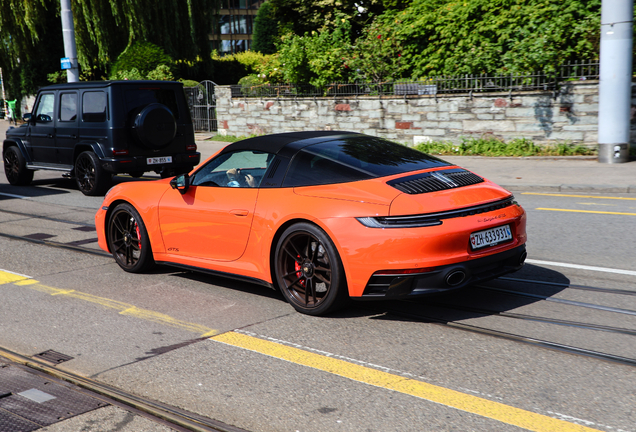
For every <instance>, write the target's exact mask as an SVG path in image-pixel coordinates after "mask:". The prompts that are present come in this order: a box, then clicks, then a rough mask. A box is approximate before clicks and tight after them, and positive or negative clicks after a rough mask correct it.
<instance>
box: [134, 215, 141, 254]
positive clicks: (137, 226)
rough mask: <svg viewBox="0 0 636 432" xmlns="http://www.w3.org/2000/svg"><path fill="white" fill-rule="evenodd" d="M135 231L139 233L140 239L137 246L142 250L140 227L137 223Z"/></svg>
mask: <svg viewBox="0 0 636 432" xmlns="http://www.w3.org/2000/svg"><path fill="white" fill-rule="evenodd" d="M135 231H136V232H137V238H138V239H139V242H138V243H137V244H138V245H139V250H141V233H140V232H139V225H137V222H135Z"/></svg>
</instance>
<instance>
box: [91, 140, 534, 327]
mask: <svg viewBox="0 0 636 432" xmlns="http://www.w3.org/2000/svg"><path fill="white" fill-rule="evenodd" d="M95 221H96V226H97V233H98V237H99V245H100V247H101V248H102V249H104V250H106V251H109V252H110V253H112V254H113V256H114V258H115V260H116V262H117V264H119V266H120V267H121V268H122V269H124V270H125V271H128V272H133V273H134V272H141V271H144V270H146V269H148V268H149V267H150V266H151V265H153V264H154V263H160V264H168V265H172V266H177V267H180V268H183V269H189V270H197V271H203V272H208V273H212V274H215V275H220V276H227V277H231V278H235V279H236V278H238V279H241V280H246V281H251V282H255V283H259V284H262V285H266V286H269V287H272V288H278V289H280V290H281V292H282V293H283V295H284V296H285V298H286V299H287V300H288V301H289V303H291V305H292V306H293V307H294V308H295V309H296V310H298V311H299V312H302V313H306V314H311V315H322V314H325V313H327V312H329V311H332V310H334V309H336V308H338V307H339V306H341V305H342V304H343V303H344V301H345V300H347V298H351V299H360V300H365V299H369V300H371V299H373V300H376V299H378V300H381V299H400V298H408V297H411V296H418V295H424V294H428V293H433V292H440V291H446V290H450V289H456V288H461V287H465V286H467V285H471V284H474V283H476V282H481V281H484V280H488V279H493V278H496V277H498V276H501V275H503V274H506V273H510V272H514V271H516V270H518V269H520V268H521V266H522V265H523V262H524V260H525V258H526V250H525V249H526V248H525V243H526V215H525V212H524V210H523V208H521V206H519V204H517V203H516V202H515V200H514V197H513V196H512V194H511V193H510V192H508V191H507V190H505V189H503V188H501V187H500V186H497V185H496V184H494V183H492V182H490V181H488V180H486V179H484V178H482V177H480V176H478V175H476V174H474V173H472V172H470V171H467V170H465V169H462V168H460V167H458V166H455V165H452V164H449V163H447V162H444V161H443V160H440V159H438V158H435V157H432V156H429V155H427V154H424V153H421V152H419V151H417V150H414V149H411V148H408V147H405V146H402V145H399V144H395V143H392V142H389V141H387V140H384V139H381V138H376V137H371V136H367V135H362V134H357V133H350V132H336V131H328V132H325V131H321V132H293V133H283V134H275V135H268V136H261V137H256V138H249V139H245V140H243V141H238V142H236V143H233V144H230V145H228V146H227V147H225V148H224V149H223V150H221V151H219V152H218V153H217V154H215V155H214V156H212V157H211V158H210V159H208V160H207V161H206V162H205V163H203V164H201V165H200V166H199V167H197V168H195V169H194V171H193V172H191V173H190V174H189V175H188V174H185V175H180V176H178V177H175V178H173V179H171V180H170V179H164V180H157V181H143V182H129V183H122V184H119V185H117V186H115V187H113V188H112V189H111V190H110V191H109V192H108V194H107V195H106V197H105V199H104V203H103V205H102V207H101V208H100V210H99V211H98V212H97V214H96V216H95Z"/></svg>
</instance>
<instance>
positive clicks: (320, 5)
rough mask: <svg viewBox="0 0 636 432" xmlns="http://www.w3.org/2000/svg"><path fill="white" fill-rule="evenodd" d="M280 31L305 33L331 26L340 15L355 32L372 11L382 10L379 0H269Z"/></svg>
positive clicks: (336, 23) (364, 23)
mask: <svg viewBox="0 0 636 432" xmlns="http://www.w3.org/2000/svg"><path fill="white" fill-rule="evenodd" d="M269 1H270V2H271V3H272V7H273V8H274V16H275V17H276V19H277V20H278V23H279V26H280V32H281V34H290V33H291V34H295V35H304V34H305V33H311V32H312V31H318V30H322V29H328V30H332V29H333V28H335V27H336V26H337V25H338V20H339V19H340V17H341V16H345V17H347V18H348V19H349V20H350V23H351V27H352V30H353V32H352V36H355V35H356V34H358V33H359V31H360V30H361V29H362V28H363V27H364V26H365V25H366V24H367V23H368V21H369V19H370V18H371V17H373V16H374V15H378V14H380V13H382V12H383V11H384V6H383V3H382V0H269Z"/></svg>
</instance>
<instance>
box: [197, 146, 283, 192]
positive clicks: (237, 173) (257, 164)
mask: <svg viewBox="0 0 636 432" xmlns="http://www.w3.org/2000/svg"><path fill="white" fill-rule="evenodd" d="M273 158H274V155H273V154H271V153H265V152H259V151H251V150H244V151H237V152H234V153H226V154H223V155H220V156H219V157H217V158H215V159H213V160H211V161H210V162H209V163H208V164H207V165H205V166H203V167H202V168H201V169H199V170H198V171H197V172H196V174H195V175H194V176H193V178H192V180H191V182H192V183H191V184H192V186H219V187H243V188H248V187H258V186H259V185H260V183H261V180H262V179H263V175H264V174H265V171H266V170H267V166H268V164H269V162H270V161H271V160H272V159H273Z"/></svg>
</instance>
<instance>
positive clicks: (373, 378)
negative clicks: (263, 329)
mask: <svg viewBox="0 0 636 432" xmlns="http://www.w3.org/2000/svg"><path fill="white" fill-rule="evenodd" d="M6 283H13V284H14V285H16V286H25V287H28V288H31V289H34V290H36V291H39V292H43V293H46V294H49V295H53V296H65V297H70V298H75V299H79V300H83V301H87V302H90V303H93V304H98V305H100V306H103V307H106V308H110V309H115V310H118V311H119V313H120V314H121V315H126V316H133V317H136V318H139V319H143V320H147V321H152V322H155V323H159V324H163V325H167V326H171V327H176V328H180V329H183V330H187V331H191V332H196V333H198V334H200V335H201V336H202V337H210V339H211V340H213V341H217V342H222V343H225V344H227V345H232V346H235V347H240V348H243V349H247V350H250V351H254V352H257V353H261V354H265V355H268V356H271V357H274V358H277V359H281V360H286V361H289V362H292V363H296V364H299V365H303V366H307V367H311V368H314V369H317V370H321V371H324V372H328V373H331V374H334V375H338V376H341V377H344V378H349V379H351V380H354V381H358V382H361V383H365V384H370V385H373V386H376V387H380V388H385V389H388V390H393V391H397V392H399V393H403V394H407V395H411V396H415V397H418V398H421V399H425V400H428V401H431V402H435V403H438V404H442V405H445V406H448V407H451V408H455V409H459V410H462V411H466V412H468V413H472V414H476V415H480V416H482V417H486V418H490V419H493V420H498V421H500V422H503V423H506V424H510V425H513V426H518V427H521V428H524V429H527V430H530V431H534V432H600V431H598V430H597V429H592V428H589V427H586V426H581V425H577V424H574V423H569V422H566V421H564V420H559V419H555V418H552V417H548V416H545V415H542V414H537V413H533V412H531V411H526V410H523V409H520V408H515V407H511V406H508V405H505V404H502V403H499V402H493V401H490V400H487V399H483V398H480V397H477V396H472V395H468V394H465V393H461V392H458V391H455V390H450V389H447V388H444V387H440V386H435V385H432V384H428V383H426V382H423V381H417V380H414V379H411V378H406V377H402V376H400V375H395V374H391V373H388V372H383V371H379V370H377V369H372V368H370V367H366V366H361V365H357V364H355V363H350V362H347V361H344V360H340V359H336V358H333V357H327V356H325V355H320V354H315V353H312V352H309V351H305V350H302V349H299V348H293V347H289V346H286V345H283V344H279V343H276V342H270V341H266V340H263V339H260V338H256V337H253V336H248V335H245V334H241V333H236V332H229V333H223V334H220V335H219V334H218V331H216V330H214V329H211V328H209V327H205V326H202V325H199V324H194V323H190V322H186V321H181V320H178V319H175V318H172V317H170V316H168V315H165V314H161V313H158V312H154V311H151V310H148V309H141V308H138V307H136V306H134V305H131V304H128V303H124V302H120V301H117V300H112V299H108V298H104V297H98V296H95V295H92V294H88V293H83V292H80V291H76V290H68V289H60V288H54V287H50V286H46V285H42V284H40V283H39V282H38V281H36V280H34V279H31V278H29V277H28V276H24V275H17V274H15V273H10V272H6V271H1V270H0V284H6Z"/></svg>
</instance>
